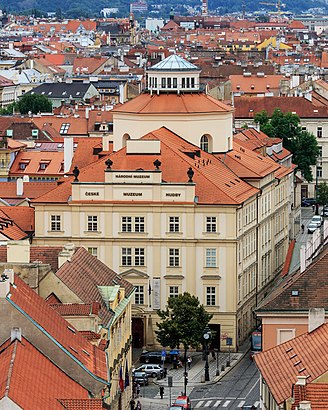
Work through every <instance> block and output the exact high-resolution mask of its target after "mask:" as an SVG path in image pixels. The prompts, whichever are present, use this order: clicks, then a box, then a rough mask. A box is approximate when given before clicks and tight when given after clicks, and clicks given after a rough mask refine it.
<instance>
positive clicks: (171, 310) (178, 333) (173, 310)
mask: <svg viewBox="0 0 328 410" xmlns="http://www.w3.org/2000/svg"><path fill="white" fill-rule="evenodd" d="M157 314H158V316H159V317H160V318H161V319H162V321H161V322H159V323H156V325H157V327H158V330H156V331H155V333H156V335H157V340H158V341H159V343H161V345H162V346H164V347H166V346H170V347H171V348H180V345H182V346H183V348H184V365H185V379H184V380H185V381H184V386H185V391H186V385H187V367H186V366H187V351H188V349H189V347H193V348H197V347H198V346H199V344H200V342H201V340H202V336H203V331H204V329H205V327H206V326H207V325H208V323H209V321H210V320H211V318H212V316H213V315H211V314H209V313H207V312H206V310H205V308H204V306H203V305H200V302H199V300H198V298H197V297H195V296H192V295H190V293H187V292H185V293H184V294H180V295H179V296H177V297H170V298H169V299H168V303H167V307H166V309H165V310H159V311H157Z"/></svg>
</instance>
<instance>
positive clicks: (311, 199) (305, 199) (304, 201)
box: [301, 198, 317, 206]
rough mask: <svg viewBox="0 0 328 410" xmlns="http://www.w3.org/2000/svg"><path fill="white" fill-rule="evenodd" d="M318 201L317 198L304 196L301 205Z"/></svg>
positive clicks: (310, 204)
mask: <svg viewBox="0 0 328 410" xmlns="http://www.w3.org/2000/svg"><path fill="white" fill-rule="evenodd" d="M316 203H317V200H316V199H315V198H303V199H302V202H301V206H312V205H315V204H316Z"/></svg>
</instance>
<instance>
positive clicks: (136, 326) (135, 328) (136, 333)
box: [132, 317, 144, 348]
mask: <svg viewBox="0 0 328 410" xmlns="http://www.w3.org/2000/svg"><path fill="white" fill-rule="evenodd" d="M132 346H133V348H142V347H143V346H144V319H143V318H141V317H133V318H132Z"/></svg>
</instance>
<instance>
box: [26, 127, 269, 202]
mask: <svg viewBox="0 0 328 410" xmlns="http://www.w3.org/2000/svg"><path fill="white" fill-rule="evenodd" d="M143 138H144V139H157V140H160V141H161V154H160V155H158V154H156V155H139V154H135V155H133V154H129V155H128V156H127V155H126V148H123V149H121V150H120V151H117V152H115V153H113V154H111V156H110V157H111V159H112V161H113V162H114V165H113V167H112V169H114V170H136V169H140V168H142V169H144V170H153V169H154V165H153V162H154V161H155V160H156V159H159V160H160V161H161V162H162V165H161V171H162V173H163V174H162V178H163V180H164V181H166V182H178V183H179V182H186V181H188V178H187V174H186V172H187V170H188V168H189V167H192V168H193V170H194V176H193V181H194V182H195V183H196V195H197V196H198V202H199V203H200V204H209V203H211V204H241V203H243V202H244V201H245V200H247V199H248V198H250V197H251V196H253V195H256V193H257V192H258V190H257V189H256V188H254V187H253V186H251V185H249V184H247V183H245V182H244V181H242V180H240V179H239V178H238V175H237V174H236V173H235V172H234V170H232V169H229V167H228V166H227V165H226V164H225V163H224V162H223V160H222V159H221V158H218V157H215V156H214V155H212V154H210V153H207V152H203V151H201V157H200V158H199V157H198V156H197V153H198V152H199V151H200V150H199V147H197V146H195V145H193V144H191V143H189V142H187V141H186V140H184V139H182V138H181V137H179V136H178V135H176V134H174V133H173V132H172V131H170V130H168V129H167V128H165V127H162V128H160V129H158V130H155V131H153V132H150V133H148V134H146V135H145V136H144V137H143ZM190 153H191V154H192V153H194V154H195V156H194V158H191V157H190V155H189V154H190ZM106 159H107V158H106V157H104V158H101V159H100V160H99V161H97V162H95V163H93V164H91V165H89V166H87V167H86V168H84V169H83V170H81V172H80V175H79V181H86V182H89V181H94V182H103V181H104V179H105V172H104V170H105V168H106V165H105V161H106ZM264 162H265V163H266V161H264ZM172 164H174V166H172ZM271 165H272V164H271ZM71 182H72V178H70V179H67V182H64V183H63V184H61V185H59V186H58V187H57V188H56V189H55V190H53V191H51V192H49V193H47V194H45V195H43V196H42V197H40V198H37V199H36V200H35V201H33V202H35V203H44V202H47V203H67V201H68V199H69V197H70V196H71V189H72V188H71Z"/></svg>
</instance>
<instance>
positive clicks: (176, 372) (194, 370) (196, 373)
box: [139, 342, 249, 410]
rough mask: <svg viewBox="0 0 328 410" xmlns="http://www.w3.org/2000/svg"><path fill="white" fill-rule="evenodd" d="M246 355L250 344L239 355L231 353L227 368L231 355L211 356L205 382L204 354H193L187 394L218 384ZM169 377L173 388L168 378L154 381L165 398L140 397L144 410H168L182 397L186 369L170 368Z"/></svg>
mask: <svg viewBox="0 0 328 410" xmlns="http://www.w3.org/2000/svg"><path fill="white" fill-rule="evenodd" d="M246 354H249V342H246V343H245V344H244V345H243V346H241V348H240V349H239V352H238V353H230V366H227V362H228V361H229V353H223V352H220V353H219V355H218V358H215V359H214V358H213V357H212V356H211V355H209V363H208V364H209V375H210V381H208V382H205V381H204V376H205V361H203V360H202V353H200V352H195V353H193V354H191V357H192V364H191V368H190V370H189V369H188V367H187V373H188V384H187V394H189V392H190V389H192V388H194V387H197V386H198V387H202V386H204V387H205V386H207V385H210V384H214V383H217V382H218V381H219V380H220V379H221V378H222V377H223V376H224V375H225V374H227V373H228V372H229V371H230V370H231V369H232V368H233V367H234V366H235V365H236V364H237V363H238V362H239V361H240V360H241V359H242V358H243V357H244V356H245V355H246ZM167 376H172V378H173V387H172V389H170V388H169V387H168V377H166V378H165V379H161V380H154V384H157V385H158V386H160V385H162V386H164V387H165V389H164V397H163V399H161V398H160V397H159V393H158V394H157V395H156V397H153V398H148V397H140V398H139V400H140V403H141V404H142V409H143V410H166V409H167V408H168V407H169V405H170V401H171V402H172V401H173V400H174V398H175V397H177V396H178V395H180V394H181V393H182V392H183V390H184V367H182V368H179V369H173V368H169V369H168V372H167Z"/></svg>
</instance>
